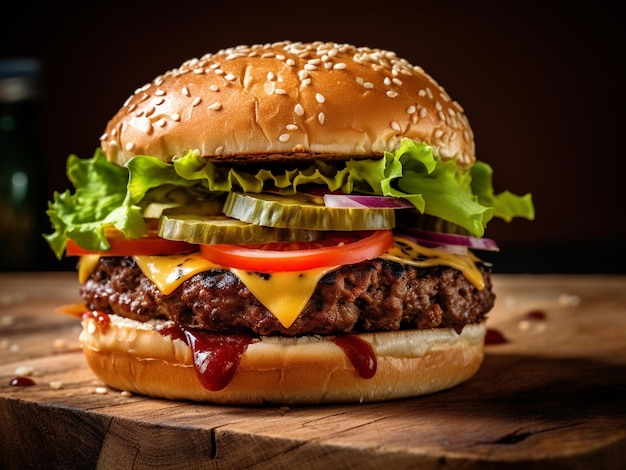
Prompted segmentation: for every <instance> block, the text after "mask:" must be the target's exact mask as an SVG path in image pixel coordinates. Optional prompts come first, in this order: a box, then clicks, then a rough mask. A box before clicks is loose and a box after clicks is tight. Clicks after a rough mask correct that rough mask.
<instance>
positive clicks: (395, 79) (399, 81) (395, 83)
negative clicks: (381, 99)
mask: <svg viewBox="0 0 626 470" xmlns="http://www.w3.org/2000/svg"><path fill="white" fill-rule="evenodd" d="M391 81H392V82H393V84H394V85H397V86H402V80H400V79H399V78H396V77H394V78H393V79H392V80H391Z"/></svg>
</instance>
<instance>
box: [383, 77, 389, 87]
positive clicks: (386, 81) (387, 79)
mask: <svg viewBox="0 0 626 470" xmlns="http://www.w3.org/2000/svg"><path fill="white" fill-rule="evenodd" d="M383 83H384V84H385V85H387V86H389V85H391V78H389V77H385V79H384V80H383Z"/></svg>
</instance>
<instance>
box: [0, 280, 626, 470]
mask: <svg viewBox="0 0 626 470" xmlns="http://www.w3.org/2000/svg"><path fill="white" fill-rule="evenodd" d="M495 288H496V292H497V294H498V299H497V302H496V307H495V308H494V310H493V311H492V313H491V314H490V317H489V327H490V329H492V330H495V331H498V332H500V333H502V334H503V335H504V336H505V337H506V338H507V342H505V343H501V344H491V345H487V347H486V357H485V361H484V363H483V366H482V367H481V369H480V370H479V372H478V373H477V374H476V375H475V376H474V377H473V378H472V379H471V380H470V381H468V382H466V383H464V384H462V385H460V386H458V387H456V388H454V389H451V390H448V391H444V392H440V393H437V394H434V395H430V396H425V397H419V398H414V399H408V400H399V401H394V402H388V403H374V404H363V405H352V406H346V405H341V406H339V405H337V406H306V407H280V406H269V407H254V408H247V407H233V406H213V405H205V404H198V403H190V402H172V401H166V400H157V399H151V398H146V397H142V396H136V395H132V396H126V395H127V394H122V393H120V392H119V391H116V390H112V389H108V388H106V387H103V386H102V384H101V383H100V382H99V381H98V380H97V379H96V378H95V376H94V375H93V374H92V373H91V371H90V370H89V369H88V367H87V366H86V364H85V362H84V360H83V356H82V352H81V351H80V347H79V345H78V333H79V324H78V320H77V319H76V318H72V317H69V316H66V315H63V314H60V313H57V312H55V308H56V307H58V306H60V305H63V304H67V303H71V302H75V301H77V300H78V297H77V281H76V275H75V274H74V273H16V274H12V273H8V274H7V273H4V274H0V468H2V469H9V468H24V467H29V468H72V469H74V468H103V469H108V468H116V469H117V468H138V469H139V468H151V469H152V468H219V469H241V468H254V469H275V468H289V469H294V468H297V469H325V470H330V469H336V468H359V469H360V468H363V469H366V468H373V469H375V468H389V469H401V468H417V467H419V468H420V469H422V468H426V469H430V468H445V469H457V468H463V469H468V468H481V469H482V468H502V467H504V466H506V467H507V468H529V467H532V468H551V469H552V468H594V469H596V468H626V277H625V276H601V275H597V276H560V275H558V276H557V275H542V276H535V275H497V276H495ZM22 375H27V376H29V377H30V379H31V380H33V381H34V382H36V385H34V386H28V387H27V386H13V385H10V382H11V381H12V380H13V379H14V378H16V377H17V376H22Z"/></svg>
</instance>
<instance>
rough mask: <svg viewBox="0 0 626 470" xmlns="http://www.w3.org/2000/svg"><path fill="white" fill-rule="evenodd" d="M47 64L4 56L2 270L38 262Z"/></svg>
mask: <svg viewBox="0 0 626 470" xmlns="http://www.w3.org/2000/svg"><path fill="white" fill-rule="evenodd" d="M40 73H41V66H40V64H39V62H38V61H37V60H35V59H30V58H24V59H0V270H2V271H25V270H33V269H36V268H37V267H38V263H39V256H40V255H41V244H42V242H41V239H42V237H41V233H42V230H41V220H42V214H43V213H44V212H45V209H46V208H45V206H44V205H43V204H42V202H41V201H42V199H41V191H42V188H41V181H43V176H44V175H42V173H43V172H44V165H43V161H42V158H41V148H40V145H39V132H38V127H37V121H38V115H39V106H40V98H41V91H40Z"/></svg>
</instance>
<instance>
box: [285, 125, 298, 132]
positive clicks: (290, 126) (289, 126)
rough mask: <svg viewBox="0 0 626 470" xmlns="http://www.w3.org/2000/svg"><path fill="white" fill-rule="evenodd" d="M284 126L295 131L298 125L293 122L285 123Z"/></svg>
mask: <svg viewBox="0 0 626 470" xmlns="http://www.w3.org/2000/svg"><path fill="white" fill-rule="evenodd" d="M285 128H286V129H287V130H288V131H297V130H298V126H296V125H295V124H287V125H286V126H285Z"/></svg>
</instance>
